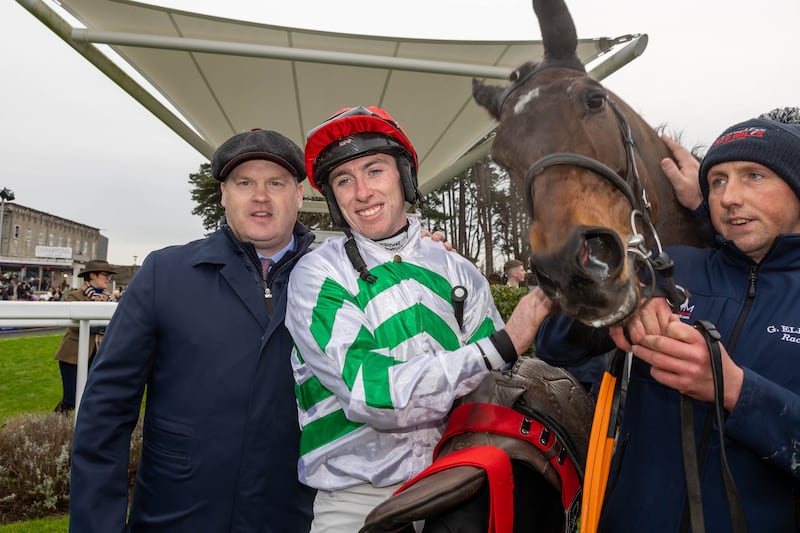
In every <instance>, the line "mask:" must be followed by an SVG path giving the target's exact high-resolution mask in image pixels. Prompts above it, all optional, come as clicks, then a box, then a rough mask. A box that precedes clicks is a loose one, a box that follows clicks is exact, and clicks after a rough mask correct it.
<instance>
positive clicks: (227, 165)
mask: <svg viewBox="0 0 800 533" xmlns="http://www.w3.org/2000/svg"><path fill="white" fill-rule="evenodd" d="M251 159H266V160H267V161H272V162H273V163H277V164H279V165H280V166H282V167H283V168H285V169H286V170H288V171H289V172H291V174H292V176H294V177H295V178H296V179H297V181H298V182H300V181H302V180H304V179H305V177H306V165H305V161H304V160H303V150H302V149H301V148H300V147H299V146H297V144H296V143H295V142H294V141H292V140H291V139H289V138H288V137H286V136H284V135H281V134H280V133H278V132H277V131H270V130H260V129H255V130H251V131H246V132H244V133H238V134H236V135H234V136H233V137H231V138H230V139H228V140H227V141H225V142H224V143H222V144H221V145H220V147H219V148H217V151H216V152H214V156H213V157H212V158H211V175H212V176H214V178H216V179H218V180H219V181H225V179H226V178H227V177H228V174H230V173H231V170H233V169H234V168H235V167H236V165H239V164H241V163H244V162H245V161H249V160H251Z"/></svg>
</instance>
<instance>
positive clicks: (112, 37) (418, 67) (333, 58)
mask: <svg viewBox="0 0 800 533" xmlns="http://www.w3.org/2000/svg"><path fill="white" fill-rule="evenodd" d="M71 37H72V40H74V41H75V42H79V43H95V44H98V43H99V44H108V45H118V46H135V47H140V48H156V49H160V50H178V51H182V52H201V53H206V54H224V55H236V56H244V57H259V58H267V59H284V60H289V61H303V62H308V63H323V64H329V65H351V66H356V67H369V68H385V69H392V70H406V71H412V72H428V73H432V74H450V75H454V76H471V77H478V78H492V79H503V80H507V79H508V75H509V74H511V71H512V69H510V68H507V67H492V66H487V65H475V64H469V63H452V62H449V61H433V60H428V59H411V58H403V57H390V56H376V55H369V54H352V53H347V52H330V51H326V50H312V49H307V48H289V47H283V46H269V45H263V44H247V43H236V42H230V41H212V40H208V39H190V38H186V37H167V36H163V35H148V34H142V33H123V32H111V31H98V30H90V29H85V28H75V29H73V30H72V35H71Z"/></svg>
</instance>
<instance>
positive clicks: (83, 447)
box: [70, 130, 314, 533]
mask: <svg viewBox="0 0 800 533" xmlns="http://www.w3.org/2000/svg"><path fill="white" fill-rule="evenodd" d="M211 171H212V175H213V176H214V177H215V178H216V179H217V180H219V181H220V188H221V192H222V205H223V206H224V208H225V218H224V219H223V220H222V222H221V225H220V228H219V229H218V230H217V231H216V232H214V233H212V234H211V235H210V236H208V237H207V238H205V239H201V240H198V241H194V242H191V243H189V244H185V245H183V246H172V247H168V248H165V249H163V250H158V251H155V252H152V253H151V254H150V255H148V256H147V258H146V259H145V261H144V263H143V264H142V266H141V268H140V269H139V270H138V271H137V272H136V275H135V276H134V277H133V281H131V284H130V285H129V287H128V289H127V290H126V291H125V298H124V299H123V300H122V301H121V302H120V304H119V307H118V308H117V310H116V312H115V313H114V318H113V319H112V320H111V323H110V324H109V326H108V329H107V331H106V335H105V339H104V341H103V344H102V345H101V348H100V350H99V351H98V353H97V356H96V358H95V362H94V364H93V365H92V371H91V373H90V375H89V379H88V382H87V384H86V391H85V393H84V395H83V400H82V402H81V404H80V408H79V412H78V418H77V425H76V429H75V437H74V440H73V444H72V473H71V482H70V531H72V532H75V533H93V532H97V533H110V532H119V533H121V532H125V531H131V532H136V531H147V532H150V533H152V532H165V533H166V532H169V533H183V532H185V533H195V532H200V531H202V532H208V533H222V532H248V533H249V532H262V533H303V532H307V531H308V530H309V527H310V524H311V514H312V511H311V506H312V502H313V498H314V491H313V490H311V489H309V488H308V487H306V486H304V485H302V484H300V483H299V481H298V479H297V459H298V454H299V446H300V444H299V441H300V429H299V424H298V421H297V405H296V403H295V396H294V379H293V378H292V369H291V364H290V354H291V349H292V340H291V338H290V336H289V332H288V331H287V330H286V327H285V326H284V317H285V314H286V286H287V284H288V280H289V272H290V271H291V269H292V268H293V267H294V265H295V263H296V262H297V260H298V259H299V258H300V256H302V255H303V254H305V253H306V251H307V250H308V249H309V246H310V244H311V242H312V241H313V240H314V235H313V234H312V233H311V232H310V231H308V229H306V227H305V226H303V225H302V224H300V223H299V222H297V214H298V211H299V209H300V206H301V205H302V202H303V194H302V191H303V185H302V183H301V182H302V181H303V179H305V177H306V174H305V165H304V162H303V152H302V150H301V149H300V147H299V146H297V145H296V144H295V143H294V142H292V141H291V140H289V139H288V138H286V137H284V136H283V135H281V134H280V133H277V132H274V131H268V130H253V131H248V132H244V133H239V134H237V135H234V136H233V137H231V138H230V139H228V140H227V141H225V142H224V143H223V144H222V145H221V146H220V147H219V148H218V149H217V151H216V153H215V154H214V157H213V158H212V160H211ZM145 388H146V390H147V401H146V405H145V408H144V438H143V442H142V455H141V459H140V461H139V468H138V472H137V474H136V482H135V484H134V486H133V498H132V501H131V502H130V512H128V491H129V484H128V470H129V460H128V459H129V456H130V442H131V433H132V431H133V429H134V426H135V425H136V422H137V419H138V418H139V412H140V409H141V404H142V397H143V394H144V392H145Z"/></svg>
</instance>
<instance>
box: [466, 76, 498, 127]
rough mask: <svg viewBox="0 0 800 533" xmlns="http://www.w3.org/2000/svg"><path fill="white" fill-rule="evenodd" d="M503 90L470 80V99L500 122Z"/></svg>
mask: <svg viewBox="0 0 800 533" xmlns="http://www.w3.org/2000/svg"><path fill="white" fill-rule="evenodd" d="M503 91H504V89H503V88H502V87H499V86H497V85H486V84H485V83H483V82H482V81H480V80H478V79H476V78H472V97H473V98H474V99H475V102H477V103H478V105H479V106H481V107H482V108H484V109H486V110H487V111H488V112H489V114H490V115H491V116H492V118H493V119H495V120H500V105H501V103H502V94H503Z"/></svg>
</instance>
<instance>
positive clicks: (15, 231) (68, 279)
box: [0, 202, 108, 291]
mask: <svg viewBox="0 0 800 533" xmlns="http://www.w3.org/2000/svg"><path fill="white" fill-rule="evenodd" d="M0 225H1V226H2V227H0V281H4V280H10V279H15V280H17V281H26V282H28V284H29V285H31V288H32V289H33V290H35V291H47V290H48V289H50V288H51V287H59V288H62V289H68V288H71V287H77V286H78V285H80V284H79V283H78V278H77V274H78V273H79V272H80V271H81V268H82V267H83V265H84V264H85V263H86V262H87V261H89V260H90V259H106V257H107V255H108V238H107V237H104V236H103V235H101V234H100V230H99V229H98V228H93V227H92V226H87V225H86V224H80V223H78V222H74V221H72V220H67V219H65V218H61V217H58V216H55V215H51V214H50V213H45V212H43V211H38V210H36V209H32V208H30V207H25V206H23V205H19V204H16V203H5V202H4V203H3V204H2V213H0Z"/></svg>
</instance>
